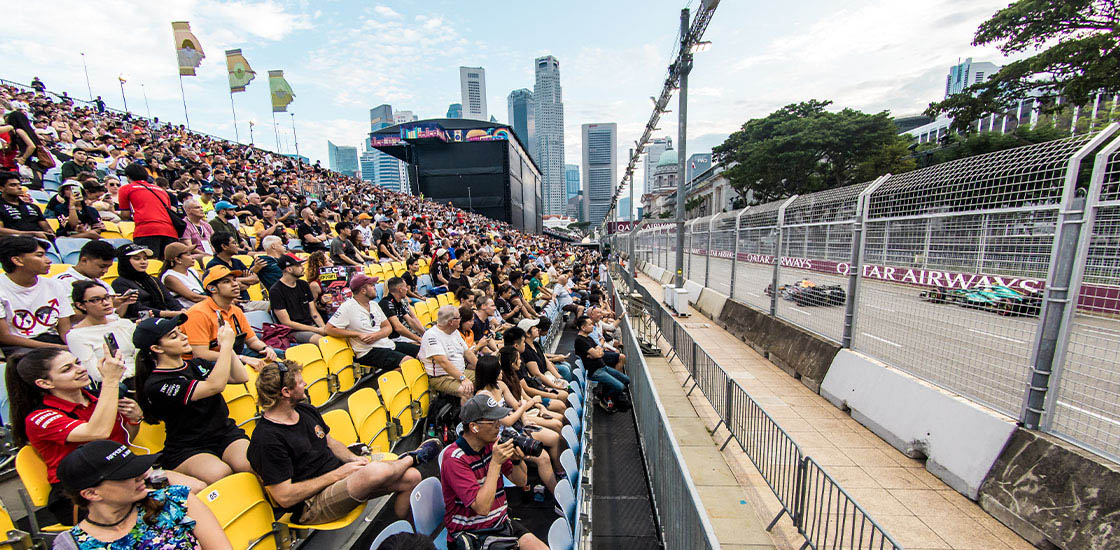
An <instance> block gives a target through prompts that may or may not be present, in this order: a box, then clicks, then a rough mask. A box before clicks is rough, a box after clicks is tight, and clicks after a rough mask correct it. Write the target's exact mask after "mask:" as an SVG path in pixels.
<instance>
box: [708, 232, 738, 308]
mask: <svg viewBox="0 0 1120 550" xmlns="http://www.w3.org/2000/svg"><path fill="white" fill-rule="evenodd" d="M738 215H739V212H738V211H736V212H725V213H723V214H718V215H717V216H716V217H715V218H713V219H712V223H711V225H712V229H711V242H712V246H711V250H710V251H709V252H708V258H707V259H708V284H706V285H704V286H707V287H709V288H711V289H712V290H715V291H716V292H719V293H720V294H723V295H724V296H730V295H731V275H732V265H731V264H732V258H734V257H735V256H734V254H735V250H736V247H735V240H736V237H737V236H738V235H737V233H736V227H735V225H736V224H737V223H738V221H739V220H738Z"/></svg>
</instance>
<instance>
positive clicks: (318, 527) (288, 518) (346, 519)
mask: <svg viewBox="0 0 1120 550" xmlns="http://www.w3.org/2000/svg"><path fill="white" fill-rule="evenodd" d="M365 509H366V505H365V503H364V502H363V503H362V504H359V505H358V506H356V507H355V508H354V509H353V510H350V511H349V512H347V513H346V515H345V516H342V517H341V518H338V519H336V520H334V521H328V522H327V523H296V522H293V521H292V515H291V514H284V515H283V516H282V517H281V518H280V519H279V520H278V521H279V522H280V523H283V524H284V525H287V526H288V528H289V529H310V530H315V531H334V530H336V529H342V528H343V527H348V526H350V524H352V523H354V522H355V521H358V517H359V516H361V515H362V512H364V511H365ZM254 550H255V549H254Z"/></svg>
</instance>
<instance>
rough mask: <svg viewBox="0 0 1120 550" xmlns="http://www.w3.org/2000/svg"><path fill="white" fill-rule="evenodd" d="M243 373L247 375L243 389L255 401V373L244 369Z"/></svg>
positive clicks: (256, 374)
mask: <svg viewBox="0 0 1120 550" xmlns="http://www.w3.org/2000/svg"><path fill="white" fill-rule="evenodd" d="M245 372H246V373H247V374H248V375H249V381H248V382H245V389H247V390H249V395H251V396H253V400H254V401H256V400H257V376H258V375H259V374H258V373H257V371H255V370H253V369H251V368H249V367H245Z"/></svg>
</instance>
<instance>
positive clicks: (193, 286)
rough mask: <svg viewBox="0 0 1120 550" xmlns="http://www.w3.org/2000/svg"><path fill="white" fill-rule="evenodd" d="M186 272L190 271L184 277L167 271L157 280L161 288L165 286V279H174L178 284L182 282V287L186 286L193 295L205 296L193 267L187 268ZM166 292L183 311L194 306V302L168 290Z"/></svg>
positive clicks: (176, 272) (175, 272) (200, 281)
mask: <svg viewBox="0 0 1120 550" xmlns="http://www.w3.org/2000/svg"><path fill="white" fill-rule="evenodd" d="M188 271H190V273H189V274H187V275H184V274H182V273H179V272H178V271H173V270H170V269H168V270H167V271H165V272H164V273H163V277H160V279H159V280H160V282H162V283H163V286H167V278H168V277H174V278H176V279H178V280H179V281H180V282H182V283H183V284H184V285H186V287H187V288H188V289H189V290H191V291H192V292H194V293H195V294H202V295H203V296H205V295H206V291H205V290H203V289H202V279H201V278H200V277H199V275H198V271H195V269H194V268H193V267H191V268H188ZM167 290H168V292H170V293H171V294H172V295H174V296H175V299H176V300H179V305H180V306H182V307H183V309H190V308H191V306H194V304H195V302H193V301H191V300H188V299H186V298H184V297H182V296H180V295H179V294H178V293H176V292H175V291H173V290H171V289H170V288H168V289H167Z"/></svg>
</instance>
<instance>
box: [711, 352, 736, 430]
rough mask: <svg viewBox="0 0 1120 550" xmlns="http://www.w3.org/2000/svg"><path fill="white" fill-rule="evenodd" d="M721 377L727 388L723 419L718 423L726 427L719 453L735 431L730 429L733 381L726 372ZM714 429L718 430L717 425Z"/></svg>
mask: <svg viewBox="0 0 1120 550" xmlns="http://www.w3.org/2000/svg"><path fill="white" fill-rule="evenodd" d="M720 370H723V369H722V367H721V368H720ZM723 375H724V376H725V377H726V378H727V388H726V390H725V396H724V400H723V401H724V403H723V418H721V419H720V422H723V424H724V425H725V426H727V440H726V441H724V442H723V445H720V447H719V450H721V451H722V450H724V449H725V448H727V444H728V443H730V442H731V439H732V438H733V437H735V431H734V429H733V428H732V427H731V426H732V424H731V409H733V408H734V407H733V406H732V398H731V392H732V391H734V390H735V381H734V380H732V379H731V376H730V375H728V374H727V371H723ZM716 429H717V430H718V429H719V424H716ZM715 432H716V430H712V434H715Z"/></svg>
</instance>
